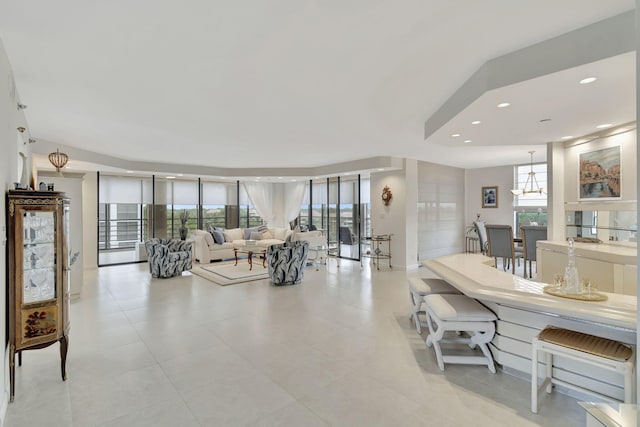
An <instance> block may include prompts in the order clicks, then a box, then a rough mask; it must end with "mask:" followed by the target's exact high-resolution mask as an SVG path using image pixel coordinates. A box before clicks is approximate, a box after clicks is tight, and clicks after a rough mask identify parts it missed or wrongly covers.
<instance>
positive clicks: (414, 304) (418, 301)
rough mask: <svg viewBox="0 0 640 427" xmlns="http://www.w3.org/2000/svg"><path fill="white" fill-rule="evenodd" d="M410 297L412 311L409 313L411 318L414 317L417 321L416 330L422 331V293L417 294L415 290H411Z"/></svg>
mask: <svg viewBox="0 0 640 427" xmlns="http://www.w3.org/2000/svg"><path fill="white" fill-rule="evenodd" d="M409 299H410V302H411V313H409V320H411V319H413V321H414V322H416V331H418V334H421V333H422V325H421V323H420V316H419V313H420V309H421V308H422V303H423V300H422V295H416V294H415V293H413V292H409Z"/></svg>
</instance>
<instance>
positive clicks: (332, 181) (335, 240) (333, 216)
mask: <svg viewBox="0 0 640 427" xmlns="http://www.w3.org/2000/svg"><path fill="white" fill-rule="evenodd" d="M326 185H327V189H326V193H327V202H326V205H325V206H326V208H325V210H326V215H327V219H326V224H327V235H328V236H329V246H332V247H335V251H336V253H337V255H338V256H339V255H340V241H339V236H338V178H328V179H327V184H326Z"/></svg>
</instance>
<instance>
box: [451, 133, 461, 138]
mask: <svg viewBox="0 0 640 427" xmlns="http://www.w3.org/2000/svg"><path fill="white" fill-rule="evenodd" d="M459 136H460V134H459V133H452V134H451V137H452V138H457V137H459Z"/></svg>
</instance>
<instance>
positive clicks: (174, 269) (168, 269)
mask: <svg viewBox="0 0 640 427" xmlns="http://www.w3.org/2000/svg"><path fill="white" fill-rule="evenodd" d="M191 245H192V243H191V242H185V241H182V240H176V239H156V238H154V239H149V240H147V241H146V242H144V247H145V249H146V251H147V257H148V258H149V271H150V272H151V275H152V276H153V277H162V278H166V277H174V276H179V275H180V274H182V272H183V271H186V270H191V262H192V259H191V258H192V255H191V254H192V251H191Z"/></svg>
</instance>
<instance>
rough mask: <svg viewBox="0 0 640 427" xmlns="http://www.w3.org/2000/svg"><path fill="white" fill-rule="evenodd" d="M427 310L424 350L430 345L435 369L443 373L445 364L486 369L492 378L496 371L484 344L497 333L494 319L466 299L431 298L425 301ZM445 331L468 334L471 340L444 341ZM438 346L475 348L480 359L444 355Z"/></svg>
mask: <svg viewBox="0 0 640 427" xmlns="http://www.w3.org/2000/svg"><path fill="white" fill-rule="evenodd" d="M424 301H425V304H426V306H427V324H428V325H429V336H428V337H427V347H431V346H432V345H433V349H434V350H435V352H436V358H437V359H438V367H439V368H440V370H441V371H444V364H445V363H460V364H470V365H487V367H488V368H489V370H490V371H491V372H493V373H494V374H495V372H496V367H495V365H494V362H493V356H492V355H491V352H490V351H489V347H487V344H488V343H489V342H491V340H492V339H493V336H494V334H495V332H496V326H495V323H494V321H495V320H496V315H495V314H493V312H492V311H491V310H489V309H488V308H486V307H485V306H483V305H482V304H480V303H479V302H478V301H476V300H474V299H472V298H469V297H467V296H465V295H447V294H433V295H427V296H426V297H424ZM446 331H456V332H462V331H464V332H467V333H468V334H469V335H470V336H469V337H464V336H458V337H456V338H444V333H445V332H446ZM441 343H464V344H468V345H469V347H471V348H475V347H476V346H478V347H479V348H480V350H482V354H483V356H458V355H456V356H453V355H443V354H442V349H441V348H440V344H441Z"/></svg>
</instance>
